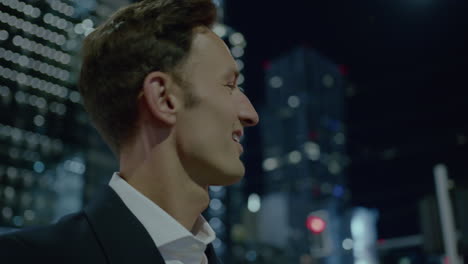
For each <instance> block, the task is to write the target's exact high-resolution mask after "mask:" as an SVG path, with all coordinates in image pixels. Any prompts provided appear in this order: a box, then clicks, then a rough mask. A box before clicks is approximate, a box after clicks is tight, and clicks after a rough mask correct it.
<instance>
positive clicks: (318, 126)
mask: <svg viewBox="0 0 468 264" xmlns="http://www.w3.org/2000/svg"><path fill="white" fill-rule="evenodd" d="M265 67H266V84H267V87H266V92H265V96H266V99H265V101H266V103H265V106H264V107H263V108H262V111H261V114H260V115H261V116H262V121H261V122H260V128H261V135H262V149H263V153H264V160H263V164H262V166H263V170H264V176H263V178H264V195H263V199H262V200H263V201H262V209H261V210H260V211H259V213H258V214H259V215H258V222H259V224H258V225H259V228H260V229H259V234H258V235H259V240H260V241H262V242H263V243H266V244H271V245H273V246H274V247H276V248H283V249H284V250H285V251H284V254H285V255H286V256H287V258H288V263H299V261H303V262H305V263H308V261H309V260H310V261H315V262H311V263H316V262H317V261H318V263H347V262H345V261H344V259H345V258H349V257H350V255H351V254H350V253H346V252H344V250H343V247H342V246H341V244H342V241H343V239H344V233H345V231H344V230H343V229H344V228H343V227H344V223H343V220H342V219H343V214H344V210H345V206H346V201H347V199H348V198H349V195H350V194H349V191H348V190H347V188H346V180H345V173H344V169H345V167H346V164H347V162H348V161H347V157H346V154H345V139H346V136H345V133H346V132H345V131H346V128H345V125H344V123H343V119H344V80H343V78H342V75H341V73H340V70H339V67H338V66H336V65H335V64H333V63H332V62H330V61H329V60H328V59H326V58H324V57H323V56H321V55H320V54H318V53H317V52H315V51H313V50H310V49H307V48H303V47H301V48H296V49H294V50H293V51H291V52H289V53H287V54H285V55H283V56H281V57H279V58H277V59H275V60H274V61H272V62H271V63H267V64H266V65H265ZM307 219H309V220H307ZM273 230H274V231H273ZM265 263H267V262H265Z"/></svg>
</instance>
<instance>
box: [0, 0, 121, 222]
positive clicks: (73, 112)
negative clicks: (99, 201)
mask: <svg viewBox="0 0 468 264" xmlns="http://www.w3.org/2000/svg"><path fill="white" fill-rule="evenodd" d="M127 3H128V1H94V0H86V1H68V0H46V1H21V0H0V7H1V8H0V10H1V11H0V44H1V45H0V46H1V48H0V108H1V110H2V111H0V147H1V151H0V155H1V159H0V226H2V227H10V228H21V227H24V226H32V225H38V224H47V223H50V222H53V221H55V220H56V219H58V218H59V217H61V216H62V215H64V214H66V213H70V212H74V211H77V210H79V209H81V207H82V205H83V204H84V202H85V201H86V199H88V196H89V194H91V193H92V191H93V189H94V187H95V186H96V184H97V183H98V182H103V181H105V180H107V179H109V178H110V176H111V174H112V172H113V171H114V170H115V169H116V168H117V166H116V162H115V160H114V159H113V158H112V155H111V154H110V151H109V150H108V149H107V148H106V147H105V146H104V144H103V143H102V141H101V140H100V139H99V137H98V135H97V133H96V132H95V131H94V129H93V128H91V126H90V122H89V120H88V119H87V116H86V114H85V113H84V110H83V108H82V106H81V99H80V95H79V93H78V91H77V86H76V85H77V79H78V71H79V65H80V56H79V50H80V46H81V42H82V40H83V38H84V37H85V36H86V35H87V34H89V33H90V32H92V31H93V30H94V25H96V24H98V23H100V22H101V20H102V19H103V18H106V17H107V16H108V15H109V14H111V13H112V12H113V11H115V10H116V9H117V8H118V7H120V6H122V5H124V4H127Z"/></svg>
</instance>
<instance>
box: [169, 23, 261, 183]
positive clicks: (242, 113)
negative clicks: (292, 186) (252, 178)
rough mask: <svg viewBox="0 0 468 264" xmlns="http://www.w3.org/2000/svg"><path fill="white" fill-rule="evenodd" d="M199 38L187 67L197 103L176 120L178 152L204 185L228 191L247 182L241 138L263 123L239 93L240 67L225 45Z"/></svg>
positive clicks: (210, 36)
mask: <svg viewBox="0 0 468 264" xmlns="http://www.w3.org/2000/svg"><path fill="white" fill-rule="evenodd" d="M196 32H197V33H195V36H194V39H193V42H192V49H191V51H190V54H189V57H188V59H187V62H186V63H185V65H184V70H185V75H184V76H185V79H186V80H187V82H188V83H189V84H190V87H186V89H188V90H190V92H191V93H192V94H193V96H194V98H196V99H195V100H196V103H195V104H194V105H193V106H190V107H185V108H184V109H183V110H181V111H179V112H178V114H177V122H176V125H175V133H176V142H177V143H176V144H177V152H178V156H179V157H180V159H181V161H182V165H183V166H184V169H185V170H186V171H187V172H188V173H189V175H190V176H191V177H192V178H193V180H194V181H195V182H196V183H198V184H199V185H201V186H209V185H229V184H233V183H235V182H237V181H239V180H240V179H241V178H242V177H243V176H244V173H245V167H244V165H243V163H242V161H241V160H240V156H241V154H242V152H243V148H242V145H241V144H240V137H241V136H242V135H243V133H244V128H245V127H249V126H255V125H256V124H257V123H258V120H259V117H258V114H257V112H256V111H255V109H254V107H253V106H252V104H251V102H250V100H249V99H248V98H247V97H246V95H245V94H244V93H243V92H242V91H241V90H239V88H238V87H237V84H236V82H237V76H238V70H237V65H236V62H235V61H234V59H233V58H232V56H231V53H230V52H229V49H228V48H227V46H226V44H225V43H224V42H223V40H221V39H220V38H219V37H218V36H217V35H216V34H214V33H213V32H212V31H210V30H204V31H200V32H199V31H196Z"/></svg>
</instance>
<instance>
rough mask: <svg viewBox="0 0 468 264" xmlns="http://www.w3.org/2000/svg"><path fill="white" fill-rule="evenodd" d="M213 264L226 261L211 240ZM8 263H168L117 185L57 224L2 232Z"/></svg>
mask: <svg viewBox="0 0 468 264" xmlns="http://www.w3.org/2000/svg"><path fill="white" fill-rule="evenodd" d="M205 254H206V256H207V258H208V263H209V264H218V263H220V262H219V261H218V260H217V258H216V255H215V252H214V249H213V246H212V245H211V244H210V245H209V246H208V247H207V249H206V251H205ZM0 262H1V263H2V264H3V263H5V264H19V263H21V264H23V263H24V264H31V263H48V264H64V263H67V264H68V263H83V264H94V263H96V264H97V263H99V264H104V263H106V264H134V263H138V264H164V259H163V258H162V256H161V254H160V253H159V251H158V249H157V248H156V245H155V244H154V242H153V240H152V239H151V237H150V235H149V234H148V232H147V231H146V229H145V228H144V227H143V225H142V224H141V223H140V222H139V221H138V219H137V218H136V217H135V216H134V215H133V214H132V213H131V212H130V211H129V210H128V208H127V207H126V206H125V204H124V203H123V202H122V200H121V199H120V197H119V196H118V195H117V194H116V193H115V192H114V190H113V189H112V188H110V187H109V186H106V187H105V188H104V190H103V191H102V192H100V193H99V195H98V196H97V197H96V199H94V200H93V201H92V202H91V203H90V204H89V205H88V206H87V207H85V209H83V210H82V211H80V212H78V213H75V214H71V215H68V216H65V217H63V218H62V219H61V220H60V221H58V222H57V223H56V224H53V225H50V226H46V227H40V228H34V229H26V230H21V231H18V232H13V233H9V234H6V235H4V236H0Z"/></svg>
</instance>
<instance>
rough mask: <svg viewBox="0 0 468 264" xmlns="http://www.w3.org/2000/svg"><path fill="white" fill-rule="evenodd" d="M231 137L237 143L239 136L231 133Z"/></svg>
mask: <svg viewBox="0 0 468 264" xmlns="http://www.w3.org/2000/svg"><path fill="white" fill-rule="evenodd" d="M232 139H234V141H236V142H237V143H240V137H239V135H237V134H233V135H232Z"/></svg>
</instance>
